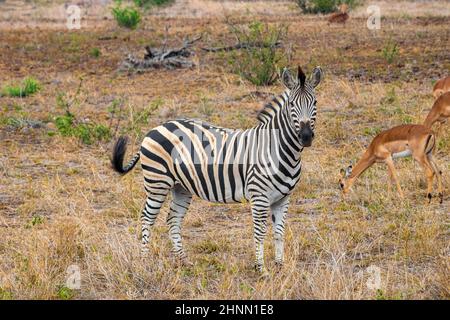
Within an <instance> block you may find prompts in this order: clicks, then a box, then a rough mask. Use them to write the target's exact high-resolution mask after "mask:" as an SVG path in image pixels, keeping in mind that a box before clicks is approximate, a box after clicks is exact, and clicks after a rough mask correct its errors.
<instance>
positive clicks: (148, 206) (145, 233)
mask: <svg viewBox="0 0 450 320" xmlns="http://www.w3.org/2000/svg"><path fill="white" fill-rule="evenodd" d="M168 193H169V189H167V190H163V189H161V190H158V191H157V192H156V191H155V192H149V193H148V194H147V200H145V207H144V210H142V214H141V223H142V247H141V254H142V256H146V255H147V253H148V242H149V239H150V228H151V227H152V226H153V225H154V224H155V220H156V217H157V215H158V213H159V211H160V209H161V207H162V205H163V203H164V201H165V200H166V197H167V194H168Z"/></svg>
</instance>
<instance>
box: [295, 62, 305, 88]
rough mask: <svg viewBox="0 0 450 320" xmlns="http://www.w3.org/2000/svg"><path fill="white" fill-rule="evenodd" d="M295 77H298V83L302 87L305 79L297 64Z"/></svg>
mask: <svg viewBox="0 0 450 320" xmlns="http://www.w3.org/2000/svg"><path fill="white" fill-rule="evenodd" d="M297 79H298V83H300V86H301V87H304V86H305V81H306V75H305V73H304V72H303V70H302V68H301V67H300V66H298V71H297Z"/></svg>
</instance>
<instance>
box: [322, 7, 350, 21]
mask: <svg viewBox="0 0 450 320" xmlns="http://www.w3.org/2000/svg"><path fill="white" fill-rule="evenodd" d="M347 10H348V5H346V4H345V3H343V4H341V5H340V6H339V11H338V12H334V13H332V14H331V15H330V16H329V17H328V18H327V20H328V25H330V23H343V24H345V22H346V21H347V20H348V18H349V15H348V13H347Z"/></svg>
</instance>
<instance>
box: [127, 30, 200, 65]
mask: <svg viewBox="0 0 450 320" xmlns="http://www.w3.org/2000/svg"><path fill="white" fill-rule="evenodd" d="M201 38H202V36H201V35H199V36H197V37H195V38H193V39H192V40H189V38H185V39H184V40H183V45H182V46H181V47H177V48H167V46H166V40H165V41H164V44H163V46H162V47H160V48H151V47H150V46H146V47H145V51H146V53H145V55H144V59H138V58H136V57H134V56H133V55H131V54H129V55H128V56H127V57H126V58H125V60H124V61H123V62H122V65H121V68H123V69H135V70H137V71H139V70H143V69H160V68H166V69H179V68H191V67H193V66H195V63H194V62H193V61H191V60H190V59H189V57H190V56H192V55H193V54H194V52H193V51H192V50H190V47H191V46H192V45H193V44H194V43H195V42H197V41H199V40H200V39H201Z"/></svg>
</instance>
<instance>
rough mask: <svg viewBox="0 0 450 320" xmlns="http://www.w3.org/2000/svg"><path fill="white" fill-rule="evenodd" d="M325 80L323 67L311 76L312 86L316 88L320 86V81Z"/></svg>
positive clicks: (316, 69) (316, 68)
mask: <svg viewBox="0 0 450 320" xmlns="http://www.w3.org/2000/svg"><path fill="white" fill-rule="evenodd" d="M322 78H323V71H322V68H321V67H315V68H314V70H313V72H312V74H311V80H310V83H311V85H312V86H313V87H314V88H315V87H317V86H318V85H319V83H320V81H321V80H322Z"/></svg>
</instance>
